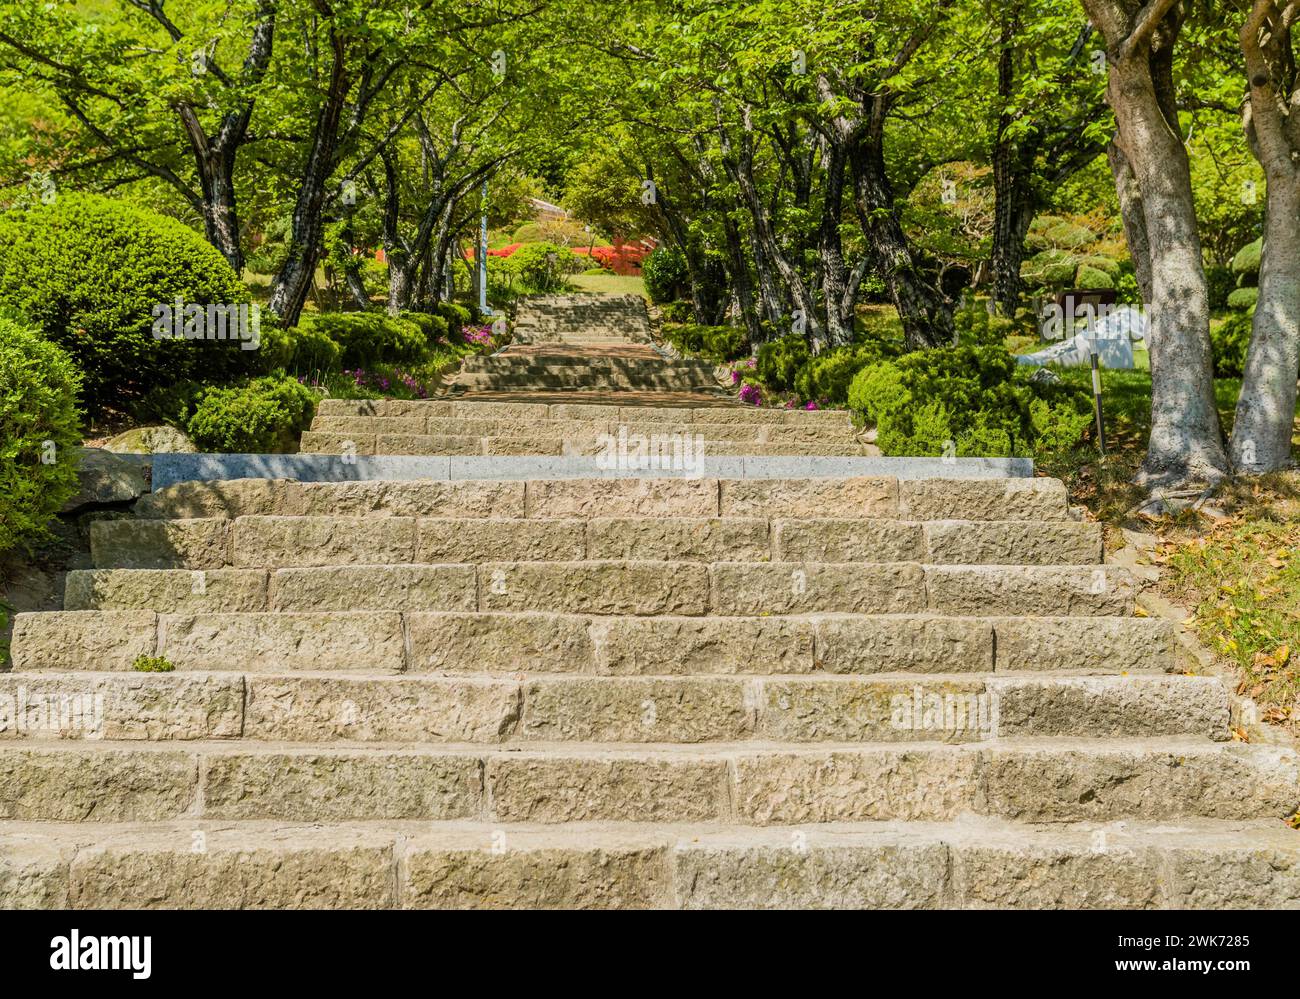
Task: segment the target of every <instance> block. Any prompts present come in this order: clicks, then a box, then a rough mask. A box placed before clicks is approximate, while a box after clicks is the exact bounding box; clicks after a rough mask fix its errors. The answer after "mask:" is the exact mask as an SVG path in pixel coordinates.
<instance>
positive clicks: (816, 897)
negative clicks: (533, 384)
mask: <svg viewBox="0 0 1300 999" xmlns="http://www.w3.org/2000/svg"><path fill="white" fill-rule="evenodd" d="M473 405H479V406H483V407H485V408H483V409H482V410H480V412H479V415H478V416H477V417H475V416H473V415H472V414H471V411H470V410H468V409H466V408H464V407H469V406H473ZM448 406H450V407H457V406H459V407H462V408H460V409H455V408H452V409H447V408H446V407H448ZM544 408H545V407H544ZM345 410H346V411H347V413H346V415H345V412H344V411H345ZM719 414H723V415H719ZM476 418H477V419H479V420H481V423H475V424H473V426H472V427H468V428H467V427H466V426H454V425H453V424H455V423H456V422H457V421H459V422H460V423H461V424H468V423H469V421H472V420H474V419H476ZM625 418H629V419H631V418H637V419H639V420H641V421H642V422H641V423H639V424H636V425H637V426H643V425H644V426H654V425H658V426H662V427H700V426H707V425H712V426H714V427H718V428H719V429H710V430H708V431H707V433H708V434H714V433H717V434H722V435H724V436H722V437H721V438H720V439H721V440H728V441H732V442H736V443H738V444H745V445H747V446H750V447H757V446H762V445H768V444H772V443H786V442H789V443H793V444H797V445H799V446H801V447H805V448H811V447H815V446H818V445H819V444H820V443H821V442H823V441H827V440H830V441H832V443H833V446H834V442H838V441H840V440H841V439H842V435H843V434H844V432H845V428H844V427H843V426H842V425H841V424H839V423H837V420H836V418H834V417H832V416H830V415H826V414H815V413H813V414H805V413H784V412H776V413H774V412H772V411H765V410H748V409H724V410H719V411H717V412H714V411H712V410H704V411H700V412H697V411H694V410H691V411H687V410H671V409H661V410H658V411H654V410H637V411H631V412H628V413H622V412H619V411H617V410H606V411H603V412H602V411H600V410H598V409H597V408H595V407H586V408H584V409H577V408H572V409H570V410H564V409H556V408H555V407H550V408H545V413H544V414H542V413H540V412H539V410H537V409H536V408H535V407H533V408H530V407H529V406H527V405H521V406H518V407H515V408H511V407H509V406H503V405H491V404H481V403H480V404H472V403H467V402H448V403H423V404H421V403H373V404H361V405H356V404H350V403H349V404H346V405H343V404H339V405H334V406H326V407H324V415H323V417H322V419H327V420H340V421H363V422H361V423H355V424H354V423H346V424H339V425H335V429H321V430H318V431H316V433H317V434H319V435H326V434H341V433H347V434H351V435H352V437H353V439H354V440H356V441H357V442H359V443H360V442H362V441H363V440H364V441H368V440H369V439H370V436H371V435H373V437H374V439H375V443H376V446H381V445H380V441H381V440H382V439H383V438H384V436H385V435H390V436H397V435H400V434H406V435H409V436H410V437H412V438H427V437H430V436H431V435H437V434H441V432H442V431H444V430H452V429H461V430H464V429H470V430H471V431H472V432H470V433H461V434H450V435H444V436H451V437H471V438H473V439H475V440H480V441H484V440H493V439H498V438H501V437H511V436H515V435H517V436H518V437H519V438H520V439H523V438H525V437H529V438H530V439H531V436H530V435H534V434H535V435H536V439H537V440H538V441H541V442H547V441H551V440H555V439H561V440H570V439H578V436H579V435H577V434H576V432H574V428H573V427H571V426H568V425H566V426H565V427H555V426H549V425H548V426H545V427H543V428H542V429H541V430H540V431H539V430H538V425H539V424H541V423H549V422H555V423H566V424H568V423H574V422H576V423H583V422H591V423H595V424H598V425H600V426H603V427H606V428H613V427H615V426H619V425H620V421H621V420H623V419H625ZM391 420H408V421H411V422H410V424H409V425H407V426H403V427H402V429H401V430H398V429H397V428H395V427H389V426H387V425H383V426H379V425H376V423H375V421H391ZM447 420H450V421H452V423H446V424H445V423H441V422H437V423H435V421H447ZM365 421H369V422H365ZM318 443H319V444H320V446H322V447H324V446H325V445H326V442H325V440H324V439H323V436H322V438H321V440H320V441H319V442H318ZM402 446H405V444H403V445H402ZM541 446H542V447H549V446H550V445H549V444H545V443H543V444H542V445H541ZM475 453H477V452H475ZM898 467H899V469H900V476H899V477H876V478H863V477H849V476H846V477H826V478H767V479H758V478H736V479H716V478H690V477H684V476H670V475H665V476H663V477H658V478H654V477H651V478H644V477H642V478H631V477H620V476H617V475H610V476H607V477H594V478H569V479H549V480H547V479H532V480H520V479H510V478H506V479H493V480H475V479H462V480H416V481H405V482H392V481H341V482H297V481H286V480H258V479H243V480H231V481H196V482H184V483H180V484H178V485H174V486H170V487H167V488H164V489H161V490H159V491H157V492H155V493H153V494H151V495H148V496H146V497H144V498H143V499H142V500H140V501H139V503H138V504H137V508H136V511H135V515H134V516H133V517H131V518H129V519H121V520H112V521H103V522H99V523H96V524H95V525H94V526H93V527H92V532H91V543H92V555H93V559H94V566H95V568H93V569H88V570H84V571H77V572H73V573H71V574H70V576H69V579H68V584H67V593H66V601H65V603H66V610H64V611H62V612H52V613H41V614H24V615H20V616H19V617H18V619H17V622H16V629H15V637H14V645H13V655H14V669H13V672H11V673H8V674H0V705H3V704H7V705H9V706H10V707H9V709H8V712H9V713H8V716H7V718H6V716H5V714H4V709H3V708H0V905H4V906H10V907H13V906H30V907H49V906H72V907H85V908H94V907H117V906H131V907H135V906H148V907H156V906H236V907H238V906H270V907H341V906H348V907H412V908H418V907H452V906H455V907H470V906H472V907H493V906H498V907H499V906H518V907H570V906H593V907H614V906H634V907H685V908H714V907H734V906H740V907H768V906H798V907H804V906H808V907H814V906H816V907H824V906H827V907H830V906H834V907H855V906H856V907H861V906H866V907H941V906H946V907H972V908H984V907H1093V906H1133V907H1220V906H1232V907H1288V906H1289V907H1295V906H1297V905H1298V904H1300V833H1298V832H1296V831H1293V830H1292V829H1290V828H1288V826H1287V825H1286V823H1285V822H1284V819H1285V818H1286V817H1288V816H1290V815H1291V814H1292V813H1294V812H1295V810H1296V806H1297V803H1298V801H1300V758H1298V757H1297V754H1296V753H1294V752H1292V751H1291V750H1289V749H1283V748H1278V747H1269V746H1257V745H1246V744H1241V743H1235V742H1232V741H1229V710H1230V692H1229V691H1228V690H1227V689H1226V688H1225V686H1224V685H1223V683H1222V682H1221V681H1220V680H1218V679H1216V678H1212V677H1204V676H1190V675H1184V674H1183V673H1182V665H1181V664H1180V662H1179V659H1178V656H1177V652H1176V644H1175V635H1174V632H1173V630H1172V628H1171V626H1170V625H1169V624H1168V623H1167V622H1164V621H1159V620H1154V619H1150V618H1143V617H1137V616H1134V581H1133V580H1132V578H1131V577H1130V576H1129V574H1128V573H1127V572H1126V571H1125V570H1123V569H1120V568H1117V567H1113V566H1107V565H1105V564H1103V563H1102V561H1101V559H1102V542H1101V535H1100V532H1099V528H1098V527H1097V526H1096V525H1093V524H1088V523H1083V522H1080V521H1078V520H1076V519H1074V518H1073V517H1072V516H1071V514H1070V510H1069V507H1068V505H1067V498H1066V494H1065V490H1064V487H1063V486H1062V484H1061V483H1060V482H1058V481H1055V480H1051V479H1042V478H1036V479H1034V478H1031V479H914V478H907V477H905V476H903V471H904V470H905V469H906V467H907V466H905V465H901V464H900V465H899V466H898ZM345 476H346V470H345V469H343V468H342V467H341V469H340V477H345ZM139 656H161V657H164V658H165V659H166V660H167V661H168V662H170V663H171V664H173V665H174V667H175V671H174V672H161V673H157V672H136V671H135V670H133V669H132V666H133V664H134V663H135V662H136V660H137V657H139Z"/></svg>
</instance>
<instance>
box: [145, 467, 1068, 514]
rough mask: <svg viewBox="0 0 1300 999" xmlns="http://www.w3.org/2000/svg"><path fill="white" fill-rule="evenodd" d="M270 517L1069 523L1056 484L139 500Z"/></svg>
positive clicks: (157, 508)
mask: <svg viewBox="0 0 1300 999" xmlns="http://www.w3.org/2000/svg"><path fill="white" fill-rule="evenodd" d="M254 514H262V515H276V516H357V517H360V516H366V517H376V516H408V517H410V516H414V517H456V518H472V517H543V518H561V519H562V518H570V517H576V518H582V519H586V518H591V517H706V518H712V517H718V516H721V517H762V518H770V519H809V520H812V519H827V518H834V519H855V520H856V519H863V520H879V519H895V518H900V519H903V520H912V521H939V520H981V521H984V520H994V521H1010V520H1025V521H1047V520H1050V521H1067V520H1068V518H1069V509H1068V507H1067V505H1066V493H1065V486H1064V485H1063V484H1062V483H1061V482H1060V481H1059V480H1057V479H1034V478H1025V479H894V478H847V477H846V478H811V479H778V478H773V479H692V478H653V479H651V478H644V479H633V478H609V479H590V478H587V479H550V480H542V479H535V480H528V481H522V480H512V481H481V480H453V481H435V480H412V481H398V482H385V481H379V480H375V481H359V482H294V481H288V480H284V479H236V480H229V481H216V482H181V483H177V484H176V485H172V486H167V487H165V488H163V489H161V490H159V491H157V492H154V493H150V494H147V495H145V496H142V497H141V498H140V500H139V501H137V503H136V515H137V516H138V517H143V518H147V519H159V518H162V519H170V518H192V517H240V516H249V515H254Z"/></svg>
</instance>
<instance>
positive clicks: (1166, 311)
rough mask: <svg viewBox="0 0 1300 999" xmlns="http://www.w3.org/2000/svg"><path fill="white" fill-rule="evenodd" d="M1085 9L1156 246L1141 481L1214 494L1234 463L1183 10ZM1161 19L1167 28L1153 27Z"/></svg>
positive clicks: (1100, 2)
mask: <svg viewBox="0 0 1300 999" xmlns="http://www.w3.org/2000/svg"><path fill="white" fill-rule="evenodd" d="M1085 6H1086V7H1087V8H1088V10H1089V13H1090V14H1094V15H1096V16H1094V17H1093V21H1094V23H1098V26H1099V27H1101V28H1102V30H1103V32H1105V33H1106V37H1107V42H1108V45H1109V47H1110V52H1111V70H1110V79H1109V82H1108V85H1107V101H1108V102H1109V103H1110V106H1111V108H1112V109H1113V110H1114V112H1115V121H1116V124H1117V126H1118V136H1117V138H1116V143H1117V145H1118V146H1119V148H1120V149H1121V150H1122V151H1123V154H1124V157H1125V158H1126V159H1127V160H1128V164H1129V167H1130V168H1131V170H1132V172H1133V176H1134V178H1135V180H1136V182H1137V187H1138V190H1139V191H1140V192H1141V198H1142V209H1143V218H1144V219H1145V223H1146V234H1147V239H1148V241H1149V245H1150V258H1151V288H1152V296H1151V319H1150V324H1149V333H1148V347H1149V349H1150V355H1151V439H1150V443H1149V444H1148V447H1147V454H1146V458H1145V459H1144V460H1143V462H1142V467H1141V470H1140V471H1139V473H1138V476H1137V480H1136V481H1137V483H1138V484H1139V485H1142V486H1144V487H1147V488H1149V489H1153V490H1154V489H1185V488H1192V487H1203V486H1210V485H1214V484H1216V483H1217V482H1219V481H1221V480H1222V479H1223V478H1224V477H1225V476H1226V475H1227V474H1228V457H1227V453H1226V451H1225V449H1224V440H1223V428H1222V426H1221V424H1220V421H1219V411H1218V409H1217V407H1216V405H1215V399H1214V374H1213V368H1212V365H1211V356H1210V306H1209V295H1208V292H1207V288H1206V282H1205V266H1204V263H1203V261H1202V256H1201V240H1200V236H1199V234H1198V232H1197V227H1196V209H1195V202H1194V200H1193V197H1192V178H1191V168H1190V165H1189V163H1188V158H1187V149H1186V146H1185V145H1184V144H1183V136H1182V133H1181V131H1179V128H1178V112H1177V108H1176V107H1175V106H1174V102H1173V99H1172V98H1173V94H1174V86H1173V70H1172V67H1173V59H1172V54H1173V47H1174V44H1175V41H1176V39H1177V35H1178V31H1179V28H1180V27H1181V20H1180V19H1181V10H1180V8H1178V6H1177V5H1176V3H1174V2H1172V0H1162V7H1161V6H1159V5H1153V6H1151V7H1150V9H1148V8H1147V7H1144V8H1143V10H1142V15H1143V17H1144V20H1143V21H1142V23H1140V24H1134V23H1132V22H1133V18H1132V17H1131V16H1130V14H1129V11H1128V8H1127V7H1124V6H1123V5H1121V4H1119V3H1118V2H1117V0H1085ZM1094 8H1099V11H1094ZM1160 9H1163V10H1164V12H1165V13H1164V15H1163V18H1162V19H1161V20H1160V21H1159V22H1155V23H1153V19H1154V17H1155V14H1156V13H1158V11H1159V10H1160Z"/></svg>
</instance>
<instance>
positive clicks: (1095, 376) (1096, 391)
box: [1092, 338, 1106, 458]
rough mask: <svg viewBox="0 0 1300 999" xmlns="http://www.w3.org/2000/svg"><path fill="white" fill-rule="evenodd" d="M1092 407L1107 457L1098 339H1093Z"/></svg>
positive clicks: (1100, 445) (1102, 450) (1104, 455)
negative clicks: (1102, 412)
mask: <svg viewBox="0 0 1300 999" xmlns="http://www.w3.org/2000/svg"><path fill="white" fill-rule="evenodd" d="M1092 408H1093V412H1094V413H1096V415H1097V447H1098V448H1099V449H1100V451H1101V456H1102V457H1103V458H1104V457H1106V423H1105V421H1104V420H1103V419H1102V414H1101V365H1100V363H1099V362H1098V359H1097V340H1096V338H1093V340H1092Z"/></svg>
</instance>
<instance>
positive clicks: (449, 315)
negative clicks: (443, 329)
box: [438, 302, 478, 336]
mask: <svg viewBox="0 0 1300 999" xmlns="http://www.w3.org/2000/svg"><path fill="white" fill-rule="evenodd" d="M477 311H478V310H477V309H476V310H475V312H477ZM438 315H440V316H442V317H443V318H444V319H446V320H447V330H448V332H449V333H450V334H452V335H455V336H459V335H460V331H461V330H462V329H463V328H464V327H466V326H468V325H469V324H470V323H471V322H473V321H475V316H474V315H473V314H472V313H471V312H470V310H469V309H467V308H466V307H465V306H463V305H459V304H457V303H456V302H439V303H438Z"/></svg>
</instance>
